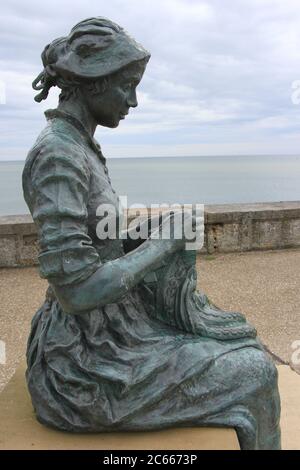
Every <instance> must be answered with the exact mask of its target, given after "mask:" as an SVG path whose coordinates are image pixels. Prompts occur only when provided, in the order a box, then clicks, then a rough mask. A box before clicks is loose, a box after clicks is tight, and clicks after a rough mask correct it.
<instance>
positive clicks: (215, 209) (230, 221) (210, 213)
mask: <svg viewBox="0 0 300 470" xmlns="http://www.w3.org/2000/svg"><path fill="white" fill-rule="evenodd" d="M132 218H134V212H133V211H132V210H130V211H129V213H128V220H129V221H130V220H131V219H132ZM204 218H205V243H204V247H203V249H202V250H201V252H203V253H209V254H213V253H232V252H242V251H251V250H273V249H274V250H275V249H284V248H295V247H300V201H295V202H274V203H256V204H220V205H207V206H205V217H204ZM37 255H38V242H37V231H36V228H35V225H34V223H33V221H32V218H31V216H30V215H17V216H4V217H0V267H7V266H12V267H13V266H31V265H35V264H37Z"/></svg>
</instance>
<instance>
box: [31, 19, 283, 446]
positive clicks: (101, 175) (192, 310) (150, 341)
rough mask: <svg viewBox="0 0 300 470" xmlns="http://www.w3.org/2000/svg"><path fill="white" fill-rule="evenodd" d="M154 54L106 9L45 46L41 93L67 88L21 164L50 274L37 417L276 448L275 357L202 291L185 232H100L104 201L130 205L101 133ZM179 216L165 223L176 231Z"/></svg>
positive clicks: (36, 325)
mask: <svg viewBox="0 0 300 470" xmlns="http://www.w3.org/2000/svg"><path fill="white" fill-rule="evenodd" d="M149 57H150V54H149V53H148V52H147V51H146V50H145V49H144V48H143V47H142V46H141V45H139V44H138V43H136V42H135V41H134V40H133V39H132V38H131V37H130V36H129V35H128V34H127V33H126V32H125V31H124V30H123V29H122V28H120V27H119V26H118V25H116V24H114V23H112V22H111V21H109V20H107V19H104V18H90V19H88V20H85V21H82V22H81V23H78V24H77V25H76V26H75V27H74V28H73V29H72V31H71V33H70V34H69V36H67V37H63V38H59V39H57V40H55V41H53V42H52V43H51V44H50V45H48V46H47V47H46V48H45V50H44V52H43V54H42V60H43V65H44V69H43V71H42V73H41V74H40V75H39V76H38V77H37V79H36V80H35V81H34V83H33V87H34V88H35V89H36V90H39V94H38V95H37V96H36V98H35V99H36V100H37V101H41V100H42V99H45V98H46V97H47V95H48V91H49V89H50V88H51V87H52V86H58V87H59V88H61V90H62V91H61V95H60V100H59V105H58V107H57V109H55V110H49V111H47V112H46V118H47V121H48V122H47V126H46V128H45V129H44V130H43V131H42V132H41V134H40V135H39V137H38V139H37V141H36V143H35V144H34V146H33V147H32V149H31V150H30V152H29V154H28V157H27V160H26V164H25V168H24V173H23V188H24V197H25V200H26V202H27V204H28V207H29V209H30V211H31V214H32V216H33V219H34V221H35V223H36V225H37V227H38V233H39V242H40V255H39V263H40V273H41V275H42V277H44V278H46V279H48V281H49V289H48V291H47V294H46V299H45V302H44V304H43V305H42V307H41V308H40V309H39V311H38V312H37V313H36V314H35V316H34V318H33V321H32V329H31V334H30V337H29V340H28V349H27V361H28V369H27V382H28V388H29V391H30V394H31V397H32V403H33V406H34V409H35V412H36V416H37V419H38V420H39V421H40V422H41V423H44V424H46V425H48V426H51V427H55V428H58V429H62V430H66V431H71V432H104V431H105V432H107V431H120V430H123V431H129V430H136V431H138V430H151V429H158V428H166V427H169V426H223V427H234V428H236V430H237V433H238V437H239V441H240V444H241V447H242V448H243V449H278V448H280V430H279V415H280V401H279V395H278V388H277V371H276V368H275V366H274V364H273V363H272V362H271V360H270V359H269V357H268V356H267V355H266V353H265V351H264V349H263V347H262V345H261V343H260V342H259V340H258V339H257V338H256V331H255V329H254V328H253V327H252V326H251V325H249V324H248V323H247V322H246V320H245V318H244V317H243V316H242V315H241V314H239V313H229V312H223V311H221V310H220V309H218V308H217V307H215V306H214V305H212V304H210V302H209V301H208V299H207V297H206V296H205V295H204V294H202V293H200V292H198V291H197V290H196V280H197V275H196V270H195V253H193V252H192V253H191V252H186V251H184V243H185V240H184V239H176V238H175V237H173V238H171V239H170V240H159V239H155V237H154V236H153V232H151V231H150V232H149V237H148V239H146V240H145V241H143V240H136V241H134V240H131V239H128V240H126V239H122V238H120V237H119V238H116V239H114V240H112V239H106V240H105V239H104V240H101V239H99V237H98V236H97V224H98V222H99V217H98V216H97V215H96V211H97V208H98V207H99V206H100V205H101V204H110V205H112V206H114V207H115V208H116V214H117V219H120V220H121V217H122V214H120V213H119V212H118V210H119V209H118V208H119V201H118V197H117V195H116V193H115V191H114V189H113V187H112V185H111V181H110V178H109V175H108V170H107V166H106V160H105V158H104V157H103V155H102V153H101V149H100V146H99V144H98V143H97V142H96V140H95V139H94V138H93V135H94V132H95V129H96V127H97V125H101V126H106V127H117V126H118V125H119V121H120V120H121V119H123V118H124V117H125V116H126V114H127V113H128V111H129V109H130V108H133V107H135V106H137V99H136V86H137V85H138V83H139V82H140V80H141V78H142V75H143V73H144V70H145V67H146V64H147V62H148V60H149ZM174 220H175V216H169V217H167V218H166V219H164V220H161V221H160V222H161V224H164V223H167V222H168V223H171V224H173V228H174V230H175V222H174Z"/></svg>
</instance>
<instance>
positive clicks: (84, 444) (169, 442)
mask: <svg viewBox="0 0 300 470" xmlns="http://www.w3.org/2000/svg"><path fill="white" fill-rule="evenodd" d="M24 374H25V365H22V366H21V367H19V369H18V370H17V372H16V373H15V375H14V377H13V379H12V380H11V381H10V382H9V384H8V385H7V386H6V388H5V389H4V391H3V392H2V393H1V394H0V416H1V426H0V450H12V449H14V450H15V449H16V450H20V449H21V450H33V449H36V450H38V449H43V450H44V449H56V450H73V449H74V450H75V449H76V450H139V449H143V450H217V449H220V450H239V444H238V439H237V436H236V433H235V431H234V430H233V429H220V428H180V429H179V428H172V429H167V430H163V431H151V432H136V433H135V432H129V433H105V434H104V433H103V434H102V433H99V434H71V433H67V432H61V431H55V430H53V429H49V428H47V427H45V426H43V425H41V424H39V423H38V422H37V421H36V419H35V416H34V413H33V409H32V405H31V401H30V397H29V394H28V391H27V388H26V383H25V377H24Z"/></svg>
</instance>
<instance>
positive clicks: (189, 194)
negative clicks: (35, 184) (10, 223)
mask: <svg viewBox="0 0 300 470" xmlns="http://www.w3.org/2000/svg"><path fill="white" fill-rule="evenodd" d="M107 165H108V169H109V174H110V177H111V180H112V185H113V187H114V189H115V190H116V191H117V193H118V194H119V195H121V196H126V197H127V203H128V206H136V205H141V204H143V205H145V206H147V207H149V206H150V205H151V204H177V203H178V204H196V203H198V204H225V203H253V202H275V201H276V202H277V201H299V200H300V156H290V155H289V156H287V155H282V156H278V155H276V156H270V155H268V156H258V155H255V156H209V157H204V156H201V157H161V158H159V157H155V158H149V157H147V158H111V159H108V160H107ZM23 166H24V161H11V162H5V161H2V162H0V215H16V214H26V213H28V208H27V206H26V204H25V202H24V199H23V194H22V170H23Z"/></svg>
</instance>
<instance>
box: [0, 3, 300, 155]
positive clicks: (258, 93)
mask: <svg viewBox="0 0 300 470" xmlns="http://www.w3.org/2000/svg"><path fill="white" fill-rule="evenodd" d="M90 16H105V17H108V18H110V19H111V20H113V21H115V22H116V23H118V24H120V25H121V26H123V27H124V28H125V29H126V30H128V31H129V32H130V34H131V35H132V36H134V37H135V39H136V40H137V41H139V42H141V43H142V44H143V45H144V46H145V48H146V49H148V50H149V51H150V52H151V54H152V57H151V60H150V62H149V64H148V67H147V70H146V73H145V75H144V79H143V81H142V82H141V84H140V85H139V87H138V100H139V107H138V108H136V109H134V110H132V112H131V114H130V115H129V116H128V117H127V119H126V120H125V121H122V122H121V123H120V126H119V127H118V128H117V129H106V128H98V130H97V132H96V137H97V139H98V140H99V142H100V144H101V146H102V149H103V153H104V154H105V156H106V157H108V158H109V157H130V156H134V157H138V156H140V157H143V156H173V155H174V156H177V155H178V156H179V155H182V156H184V155H235V154H239V155H244V154H245V155H249V154H299V153H300V151H299V149H300V104H298V105H297V104H294V103H293V100H292V93H293V90H292V83H293V82H294V81H295V80H300V2H299V0H209V1H207V2H205V1H201V0H109V2H108V1H107V0H105V1H104V0H103V1H102V0H85V1H82V2H79V1H75V0H72V1H71V0H51V1H50V2H41V1H40V0H39V1H35V0H27V1H26V2H25V1H24V0H9V1H6V2H5V1H4V2H2V3H1V26H0V83H1V86H0V99H1V100H2V102H3V98H4V96H3V95H4V89H3V88H4V87H5V95H6V103H5V104H4V103H3V104H0V159H2V160H12V159H18V160H20V159H23V158H25V157H26V154H27V152H28V149H29V148H30V146H31V145H32V144H33V143H34V140H35V138H36V137H37V135H38V133H39V132H40V130H41V129H42V128H43V126H44V125H45V118H44V115H43V111H44V110H45V109H47V108H53V107H55V106H56V102H57V96H58V93H57V92H56V90H55V89H52V91H51V92H50V94H49V97H48V99H47V100H46V101H45V102H43V103H41V104H38V103H36V102H35V101H34V99H33V97H34V95H35V94H36V92H35V91H34V90H32V88H31V82H32V81H33V79H34V78H35V77H36V76H37V75H38V74H39V72H40V71H41V70H42V63H41V58H40V55H41V52H42V50H43V48H44V46H45V45H46V44H47V43H49V42H50V41H52V40H53V39H54V38H56V37H59V36H63V35H67V34H68V32H69V31H70V29H71V27H72V26H73V25H74V24H75V23H77V22H78V21H80V20H82V19H84V18H87V17H90ZM299 84H300V81H299ZM296 85H297V84H296ZM294 93H295V95H294V98H296V99H294V101H298V100H297V98H298V96H299V97H300V93H299V94H298V92H297V90H294ZM299 101H300V100H299Z"/></svg>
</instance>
